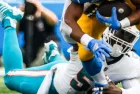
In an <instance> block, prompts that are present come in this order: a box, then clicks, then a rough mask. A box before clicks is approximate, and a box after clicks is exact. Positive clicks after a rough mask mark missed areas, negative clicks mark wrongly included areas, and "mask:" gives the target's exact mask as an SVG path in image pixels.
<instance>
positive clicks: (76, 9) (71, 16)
mask: <svg viewBox="0 0 140 94" xmlns="http://www.w3.org/2000/svg"><path fill="white" fill-rule="evenodd" d="M83 8H84V5H83V4H79V3H75V2H71V4H70V5H69V6H68V8H67V9H66V12H65V14H64V18H63V19H64V24H66V25H68V27H69V30H70V31H68V29H67V31H66V32H67V33H70V35H69V36H70V37H71V38H72V39H74V40H75V41H77V42H80V39H81V37H82V36H83V35H84V33H83V32H82V30H81V28H80V27H79V25H78V24H77V21H78V19H79V18H80V17H81V15H82V13H83ZM63 26H65V25H63ZM62 32H65V30H64V29H63V28H62Z"/></svg>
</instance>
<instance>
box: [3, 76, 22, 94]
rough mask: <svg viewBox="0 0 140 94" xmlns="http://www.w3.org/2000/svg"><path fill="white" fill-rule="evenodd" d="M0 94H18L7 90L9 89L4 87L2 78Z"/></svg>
mask: <svg viewBox="0 0 140 94" xmlns="http://www.w3.org/2000/svg"><path fill="white" fill-rule="evenodd" d="M0 94H20V93H18V92H15V91H11V90H9V89H8V88H7V87H6V86H5V85H4V82H3V78H2V77H0Z"/></svg>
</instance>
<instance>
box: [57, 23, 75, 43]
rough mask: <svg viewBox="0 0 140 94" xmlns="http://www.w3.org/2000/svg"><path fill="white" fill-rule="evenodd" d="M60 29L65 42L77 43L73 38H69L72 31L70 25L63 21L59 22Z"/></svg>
mask: <svg viewBox="0 0 140 94" xmlns="http://www.w3.org/2000/svg"><path fill="white" fill-rule="evenodd" d="M60 31H61V34H62V36H63V38H64V40H65V41H66V42H67V43H70V44H76V43H77V42H76V41H75V40H73V39H72V38H70V34H71V33H72V28H71V27H70V26H68V25H67V24H66V23H65V22H64V21H62V22H61V26H60Z"/></svg>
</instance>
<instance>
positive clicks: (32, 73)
mask: <svg viewBox="0 0 140 94" xmlns="http://www.w3.org/2000/svg"><path fill="white" fill-rule="evenodd" d="M48 72H49V71H48V70H43V71H26V70H25V71H20V70H16V71H9V72H8V73H7V75H8V76H46V74H47V73H48Z"/></svg>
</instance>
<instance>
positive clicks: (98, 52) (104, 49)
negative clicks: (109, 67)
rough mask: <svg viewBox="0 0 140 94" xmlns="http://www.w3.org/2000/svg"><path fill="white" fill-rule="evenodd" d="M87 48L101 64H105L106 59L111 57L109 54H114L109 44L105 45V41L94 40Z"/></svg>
mask: <svg viewBox="0 0 140 94" xmlns="http://www.w3.org/2000/svg"><path fill="white" fill-rule="evenodd" d="M87 48H88V49H89V50H90V51H91V52H92V53H93V54H94V56H95V57H96V58H98V59H99V60H100V61H101V62H105V57H110V55H109V53H111V52H112V51H111V49H110V48H109V45H108V44H107V43H105V42H104V41H103V40H95V39H92V40H91V41H90V42H89V44H88V47H87ZM104 56H105V57H104Z"/></svg>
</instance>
